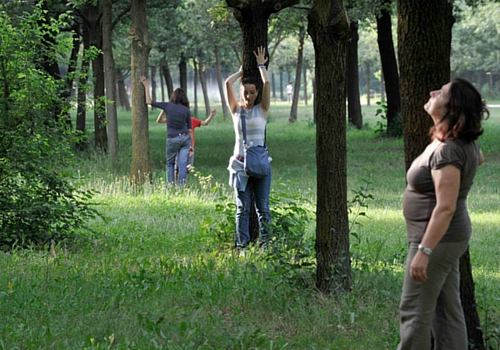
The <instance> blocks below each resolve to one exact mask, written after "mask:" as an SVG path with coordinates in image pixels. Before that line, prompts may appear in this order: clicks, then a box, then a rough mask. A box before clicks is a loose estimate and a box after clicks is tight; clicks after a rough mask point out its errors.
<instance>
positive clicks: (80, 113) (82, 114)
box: [76, 49, 90, 150]
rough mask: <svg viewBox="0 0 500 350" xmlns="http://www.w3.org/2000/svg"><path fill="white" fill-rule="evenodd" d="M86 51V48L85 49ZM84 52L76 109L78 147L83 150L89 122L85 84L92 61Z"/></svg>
mask: <svg viewBox="0 0 500 350" xmlns="http://www.w3.org/2000/svg"><path fill="white" fill-rule="evenodd" d="M84 52H85V49H84ZM86 56H87V55H86V54H85V53H84V54H83V57H82V65H81V68H80V78H79V79H78V95H77V99H78V107H77V109H76V134H77V135H78V136H79V139H78V141H77V145H76V147H77V148H78V149H79V150H83V149H84V148H85V147H86V144H87V143H86V142H87V140H86V135H85V133H86V132H87V128H86V122H87V120H86V119H87V89H86V88H85V86H86V85H87V82H88V80H89V76H88V72H89V66H90V61H89V59H88V58H87V57H86Z"/></svg>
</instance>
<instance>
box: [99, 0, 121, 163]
mask: <svg viewBox="0 0 500 350" xmlns="http://www.w3.org/2000/svg"><path fill="white" fill-rule="evenodd" d="M112 8H113V3H112V0H104V2H103V5H102V51H103V55H104V74H105V83H106V113H107V117H108V151H109V158H110V160H111V163H112V164H116V161H117V160H118V147H119V140H118V116H117V112H116V100H117V99H116V76H115V60H114V58H113V44H112V41H111V33H112V28H113V23H112V19H111V15H112Z"/></svg>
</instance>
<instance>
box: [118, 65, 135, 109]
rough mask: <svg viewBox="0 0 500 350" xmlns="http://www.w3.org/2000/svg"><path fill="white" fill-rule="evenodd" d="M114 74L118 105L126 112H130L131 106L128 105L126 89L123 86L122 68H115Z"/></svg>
mask: <svg viewBox="0 0 500 350" xmlns="http://www.w3.org/2000/svg"><path fill="white" fill-rule="evenodd" d="M115 76H116V85H117V88H116V91H117V92H118V101H120V104H119V105H120V107H122V108H125V110H126V111H127V112H130V111H131V110H132V108H131V107H130V100H129V97H128V92H127V89H126V88H125V78H124V77H123V73H122V70H121V69H120V68H115Z"/></svg>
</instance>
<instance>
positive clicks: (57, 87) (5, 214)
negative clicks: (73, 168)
mask: <svg viewBox="0 0 500 350" xmlns="http://www.w3.org/2000/svg"><path fill="white" fill-rule="evenodd" d="M0 27H1V28H2V31H1V33H0V85H1V89H0V246H1V247H2V248H6V247H7V248H8V247H12V245H14V244H16V245H21V246H26V245H40V246H41V245H43V244H45V243H47V242H49V241H51V240H61V239H63V238H68V237H70V236H71V235H72V233H74V232H75V230H76V229H79V228H81V227H83V226H84V225H85V222H86V220H87V219H88V218H89V217H95V215H97V212H96V211H95V209H93V208H92V204H91V202H90V201H91V198H92V195H93V193H92V192H91V191H80V190H78V189H77V187H76V186H75V185H74V184H73V183H72V182H71V177H70V173H68V171H67V169H70V166H69V165H70V164H71V162H72V161H73V154H72V152H71V147H72V144H73V142H74V139H73V136H72V134H71V130H70V127H69V124H68V123H67V122H66V116H67V112H68V110H69V108H70V103H69V101H64V100H62V98H61V97H60V95H61V91H62V89H64V87H65V83H64V81H62V80H57V79H54V78H53V77H51V76H50V75H48V74H47V73H46V72H45V71H43V70H42V69H41V68H40V67H39V66H38V63H39V61H40V57H60V56H61V55H60V54H61V53H62V52H64V50H65V49H66V48H67V42H65V41H64V40H55V42H56V44H55V45H53V46H51V45H50V44H48V41H47V40H44V39H45V38H46V37H47V36H48V35H51V33H57V32H58V23H57V22H56V21H54V23H53V24H47V23H44V22H43V16H42V12H41V10H39V9H37V10H35V11H34V13H33V14H25V15H24V16H23V17H22V19H21V21H20V22H19V23H16V25H15V26H14V25H12V23H11V19H10V18H9V17H8V16H7V14H6V13H5V12H2V11H0ZM44 36H45V38H44ZM42 50H43V52H42Z"/></svg>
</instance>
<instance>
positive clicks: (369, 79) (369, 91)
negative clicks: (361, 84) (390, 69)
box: [365, 62, 372, 106]
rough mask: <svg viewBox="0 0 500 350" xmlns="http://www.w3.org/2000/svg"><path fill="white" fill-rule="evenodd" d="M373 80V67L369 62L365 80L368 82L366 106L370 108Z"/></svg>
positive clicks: (366, 66) (366, 64)
mask: <svg viewBox="0 0 500 350" xmlns="http://www.w3.org/2000/svg"><path fill="white" fill-rule="evenodd" d="M371 78H372V72H371V66H370V63H369V62H366V63H365V80H366V105H367V106H370V105H371V101H370V99H371V97H372V96H371V90H372V87H371Z"/></svg>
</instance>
